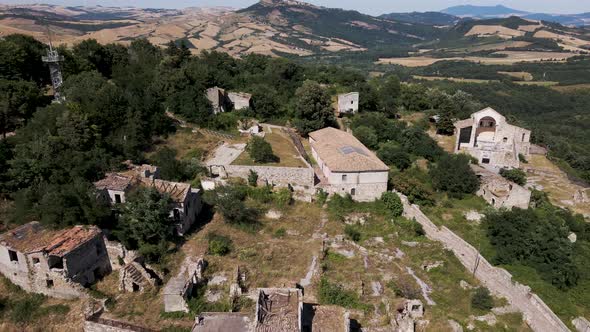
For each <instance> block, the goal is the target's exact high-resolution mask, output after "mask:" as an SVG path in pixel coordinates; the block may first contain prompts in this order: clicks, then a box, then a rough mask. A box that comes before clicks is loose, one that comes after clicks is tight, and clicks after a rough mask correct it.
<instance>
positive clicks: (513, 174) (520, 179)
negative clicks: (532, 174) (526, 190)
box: [500, 168, 526, 186]
mask: <svg viewBox="0 0 590 332" xmlns="http://www.w3.org/2000/svg"><path fill="white" fill-rule="evenodd" d="M500 175H502V176H503V177H504V178H505V179H506V180H508V181H512V182H514V183H516V184H518V185H521V186H524V185H525V184H526V173H525V172H524V171H523V170H521V169H520V168H513V169H506V168H502V169H501V170H500Z"/></svg>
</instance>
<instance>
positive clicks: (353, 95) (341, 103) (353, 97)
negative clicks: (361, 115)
mask: <svg viewBox="0 0 590 332" xmlns="http://www.w3.org/2000/svg"><path fill="white" fill-rule="evenodd" d="M358 110H359V93H358V92H350V93H343V94H339V95H338V115H343V114H355V113H356V112H358Z"/></svg>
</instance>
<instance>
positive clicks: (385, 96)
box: [379, 75, 401, 118]
mask: <svg viewBox="0 0 590 332" xmlns="http://www.w3.org/2000/svg"><path fill="white" fill-rule="evenodd" d="M400 94H401V84H400V81H399V78H398V77H397V76H395V75H389V76H388V77H387V78H386V79H385V82H384V83H383V84H382V85H381V88H380V89H379V95H380V97H381V104H382V106H383V111H384V112H385V114H387V116H388V117H390V118H393V117H395V115H396V114H397V106H398V99H399V97H400Z"/></svg>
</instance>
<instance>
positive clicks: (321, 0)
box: [0, 0, 590, 14]
mask: <svg viewBox="0 0 590 332" xmlns="http://www.w3.org/2000/svg"><path fill="white" fill-rule="evenodd" d="M35 2H37V3H39V2H40V3H52V4H59V5H67V6H76V5H97V4H100V5H102V6H115V7H119V6H134V7H152V8H184V7H198V6H230V7H237V8H241V7H246V6H249V5H251V4H253V3H256V2H257V1H256V0H9V1H7V0H0V3H3V4H6V3H11V4H25V3H35ZM307 2H310V3H313V4H316V5H322V6H326V7H337V8H346V9H355V10H358V11H360V12H364V13H368V14H383V13H390V12H406V11H429V10H430V11H438V10H441V9H444V8H446V7H450V6H455V5H466V4H472V5H497V4H502V5H505V6H508V7H512V8H515V9H520V10H526V11H531V12H545V13H580V12H590V0H503V1H502V0H471V1H466V0H412V1H408V0H362V1H360V0H308V1H307Z"/></svg>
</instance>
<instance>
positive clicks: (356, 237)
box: [344, 225, 361, 242]
mask: <svg viewBox="0 0 590 332" xmlns="http://www.w3.org/2000/svg"><path fill="white" fill-rule="evenodd" d="M344 234H346V237H348V238H349V239H350V240H352V241H354V242H358V241H360V239H361V233H360V232H359V231H357V230H356V229H355V228H354V226H352V225H346V227H344Z"/></svg>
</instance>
